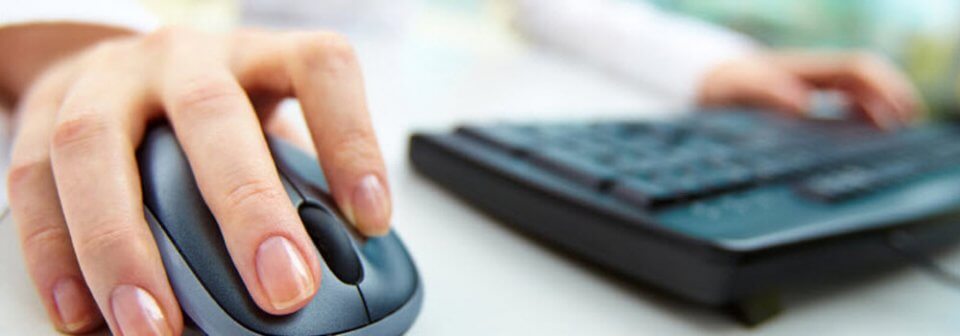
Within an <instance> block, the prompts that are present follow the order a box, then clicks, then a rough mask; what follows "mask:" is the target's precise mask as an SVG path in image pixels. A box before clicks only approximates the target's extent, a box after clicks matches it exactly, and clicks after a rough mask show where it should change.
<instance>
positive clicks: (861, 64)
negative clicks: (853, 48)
mask: <svg viewBox="0 0 960 336" xmlns="http://www.w3.org/2000/svg"><path fill="white" fill-rule="evenodd" d="M879 64H882V62H881V61H880V58H879V57H877V56H876V55H874V54H871V53H868V52H863V51H860V52H855V53H853V54H851V55H850V56H849V57H848V58H847V65H848V67H849V69H850V70H851V71H852V72H853V73H854V74H856V75H861V76H862V75H866V74H869V73H871V72H872V71H873V70H874V69H876V68H877V67H878V65H879Z"/></svg>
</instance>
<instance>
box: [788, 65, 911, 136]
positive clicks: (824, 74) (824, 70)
mask: <svg viewBox="0 0 960 336" xmlns="http://www.w3.org/2000/svg"><path fill="white" fill-rule="evenodd" d="M774 59H775V60H776V61H777V62H778V63H779V64H781V65H782V66H784V68H785V69H788V71H791V72H792V73H794V74H796V75H797V76H799V77H800V78H803V79H804V80H806V81H808V82H810V83H811V84H813V85H815V86H819V87H834V88H838V89H842V90H845V91H847V92H848V94H849V95H850V96H851V98H853V99H854V101H855V102H856V103H858V104H859V105H872V106H876V107H877V108H875V109H874V110H880V111H883V112H882V113H888V114H890V115H889V116H887V117H885V118H884V119H888V120H892V121H895V122H897V123H903V122H907V121H910V120H912V119H913V118H915V117H916V115H917V111H918V107H919V104H920V103H919V96H918V95H917V94H916V89H915V88H914V87H913V85H912V83H910V81H909V80H908V79H907V78H906V77H905V76H904V75H903V74H902V73H900V72H899V71H897V69H896V68H895V67H894V66H892V65H890V64H889V63H888V62H885V61H883V60H882V59H879V58H877V57H874V56H870V55H866V54H849V55H834V54H809V53H808V54H786V55H779V56H776V57H775V58H774Z"/></svg>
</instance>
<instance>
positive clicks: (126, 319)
mask: <svg viewBox="0 0 960 336" xmlns="http://www.w3.org/2000/svg"><path fill="white" fill-rule="evenodd" d="M110 308H111V309H112V310H113V316H114V317H115V318H116V319H117V327H118V328H120V333H121V334H122V335H124V336H134V335H164V336H166V335H172V334H173V331H171V329H170V325H169V324H168V323H167V318H166V317H165V316H163V310H161V309H160V305H158V304H157V300H156V299H154V298H153V296H152V295H150V293H148V292H147V291H145V290H143V288H140V287H136V286H130V285H121V286H119V287H117V288H115V289H114V290H113V294H111V295H110Z"/></svg>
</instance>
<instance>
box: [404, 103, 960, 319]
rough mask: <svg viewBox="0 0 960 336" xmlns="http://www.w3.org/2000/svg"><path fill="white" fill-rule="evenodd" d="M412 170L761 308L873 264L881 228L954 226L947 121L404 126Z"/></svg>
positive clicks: (637, 268) (600, 249)
mask: <svg viewBox="0 0 960 336" xmlns="http://www.w3.org/2000/svg"><path fill="white" fill-rule="evenodd" d="M410 154H411V158H412V161H413V163H414V166H415V167H416V168H417V170H419V171H420V172H422V173H423V174H424V175H425V176H427V177H428V178H430V179H432V180H435V181H436V182H438V183H439V184H440V185H443V186H445V187H447V188H448V189H450V190H451V191H453V192H454V193H456V194H458V195H459V196H461V197H462V198H464V199H466V200H467V201H468V202H469V203H471V204H474V205H476V206H477V207H478V208H480V209H481V210H484V211H486V212H488V213H490V214H492V215H494V216H496V217H498V218H500V219H502V220H503V221H504V222H506V223H508V224H511V225H513V226H514V227H516V228H518V229H520V230H521V231H522V232H525V233H527V234H529V235H531V236H532V237H534V238H537V239H540V240H541V241H544V242H546V243H548V244H550V245H553V246H556V247H558V248H560V249H561V250H563V251H567V252H570V253H571V255H573V256H576V257H579V258H581V259H583V260H585V261H587V262H591V263H595V264H598V265H600V266H602V267H604V268H607V269H610V270H613V271H615V272H617V273H620V274H623V275H625V276H627V277H629V278H631V279H636V280H639V281H643V282H646V283H649V284H652V285H654V286H657V287H659V288H662V289H664V290H667V291H668V292H671V293H674V294H677V295H679V296H680V297H683V298H686V299H690V300H693V301H697V302H701V303H706V304H711V305H718V306H726V307H733V308H735V309H734V310H733V311H735V312H737V314H738V316H739V317H741V319H743V320H744V321H745V322H751V323H752V322H758V321H760V320H763V319H765V318H767V317H769V316H771V315H772V313H773V312H774V311H773V310H771V309H769V308H770V307H771V305H769V304H768V303H769V302H770V301H771V293H777V292H778V291H780V290H783V289H786V288H790V287H793V286H799V285H804V284H805V283H809V282H816V281H825V280H829V279H834V278H837V277H840V276H843V275H852V274H856V273H860V272H863V271H869V270H874V269H878V268H885V267H889V266H891V265H895V264H898V263H899V262H900V261H901V260H900V258H898V257H897V256H895V253H896V252H894V251H892V250H891V249H890V248H889V246H888V245H889V241H888V240H889V239H890V237H891V235H899V236H904V235H909V236H910V237H911V240H910V241H911V242H914V245H916V246H913V247H915V248H917V249H921V250H923V251H926V250H933V249H937V248H940V247H942V246H946V245H948V244H950V243H952V242H953V241H954V240H955V239H956V238H957V237H960V225H954V222H953V220H954V219H955V218H956V216H954V213H956V212H958V210H960V124H955V123H949V122H944V123H937V124H926V125H922V126H915V127H910V128H906V129H903V130H899V131H896V132H884V131H880V130H878V129H876V128H873V127H872V126H869V125H866V124H863V123H859V122H855V121H838V120H812V119H799V118H789V117H780V116H777V115H776V114H774V113H764V112H757V111H704V112H701V113H696V114H694V115H692V116H690V117H686V118H683V119H678V120H670V121H659V122H656V121H644V120H629V121H605V122H569V123H553V124H491V125H468V126H463V127H460V128H457V129H456V130H455V131H454V132H451V133H423V134H416V135H414V136H413V138H412V140H411V152H410Z"/></svg>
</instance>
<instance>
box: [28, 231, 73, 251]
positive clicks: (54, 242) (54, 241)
mask: <svg viewBox="0 0 960 336" xmlns="http://www.w3.org/2000/svg"><path fill="white" fill-rule="evenodd" d="M65 244H70V232H69V231H67V228H66V227H64V226H62V225H42V226H37V227H35V228H32V229H29V230H28V231H27V232H26V233H25V234H24V236H23V250H24V253H39V252H40V251H43V250H48V249H50V248H51V247H54V246H58V245H65Z"/></svg>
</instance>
